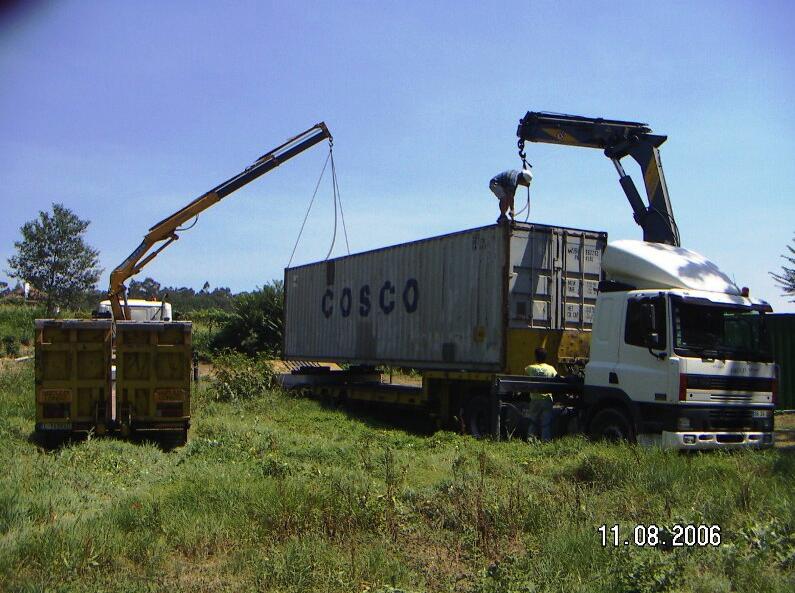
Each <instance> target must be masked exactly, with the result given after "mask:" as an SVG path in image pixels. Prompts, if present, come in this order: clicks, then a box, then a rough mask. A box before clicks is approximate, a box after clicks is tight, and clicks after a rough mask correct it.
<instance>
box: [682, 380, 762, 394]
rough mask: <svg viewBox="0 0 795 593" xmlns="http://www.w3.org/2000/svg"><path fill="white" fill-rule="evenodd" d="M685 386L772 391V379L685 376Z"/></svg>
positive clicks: (724, 389)
mask: <svg viewBox="0 0 795 593" xmlns="http://www.w3.org/2000/svg"><path fill="white" fill-rule="evenodd" d="M687 386H688V388H690V389H719V390H722V391H773V379H770V378H767V377H726V376H722V375H687ZM732 397H738V396H732Z"/></svg>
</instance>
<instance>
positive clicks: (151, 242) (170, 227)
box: [108, 122, 333, 321]
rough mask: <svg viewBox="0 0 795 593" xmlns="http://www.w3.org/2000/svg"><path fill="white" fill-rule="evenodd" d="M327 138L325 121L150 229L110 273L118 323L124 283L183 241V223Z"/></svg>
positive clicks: (125, 311)
mask: <svg viewBox="0 0 795 593" xmlns="http://www.w3.org/2000/svg"><path fill="white" fill-rule="evenodd" d="M326 138H328V140H329V142H332V141H333V139H332V136H331V133H330V132H329V130H328V128H327V127H326V124H325V123H324V122H320V123H319V124H315V125H314V126H312V127H311V128H309V129H308V130H306V131H305V132H302V133H300V134H298V135H297V136H294V137H292V138H290V139H289V140H287V141H286V142H284V143H283V144H281V145H279V146H277V147H276V148H274V149H273V150H271V151H269V152H266V153H265V154H263V155H262V156H261V157H259V158H258V159H257V160H256V161H254V163H253V164H252V165H250V166H249V167H247V168H246V169H245V170H244V171H242V172H241V173H238V174H237V175H235V176H234V177H232V178H230V179H227V180H226V181H224V182H223V183H221V184H220V185H218V186H216V187H214V188H213V189H211V190H210V191H208V192H207V193H204V194H202V195H201V196H199V197H198V198H196V199H195V200H193V201H192V202H191V203H190V204H188V205H187V206H185V207H184V208H182V209H180V210H178V211H177V212H175V213H174V214H172V215H171V216H169V217H167V218H164V219H163V220H161V221H160V222H158V223H157V224H155V225H154V226H153V227H152V228H150V229H149V232H148V233H147V234H146V236H144V239H143V241H141V244H140V245H139V246H138V247H136V248H135V251H133V252H132V253H131V254H130V255H129V256H127V259H125V260H124V261H123V262H122V263H121V264H120V265H119V266H118V267H117V268H116V269H115V270H113V272H111V274H110V287H109V288H108V298H109V299H110V306H111V309H112V311H113V318H114V319H115V320H116V321H121V320H125V319H130V309H129V307H128V306H127V288H126V287H125V286H124V283H125V282H126V281H127V279H128V278H130V277H132V276H134V275H135V274H137V273H138V272H140V271H141V269H143V267H144V266H145V265H146V264H148V263H149V262H150V261H152V260H153V259H154V258H155V257H157V255H158V254H159V253H160V252H161V251H163V249H165V248H166V247H168V246H169V245H170V244H171V243H173V242H174V241H176V240H177V239H178V238H179V237H178V236H177V233H176V232H177V231H178V230H180V227H181V226H182V225H183V224H185V223H186V222H188V221H189V220H190V219H192V218H194V217H195V216H198V215H199V214H200V213H201V212H204V211H205V210H207V208H209V207H210V206H212V205H213V204H215V203H216V202H219V201H220V200H222V199H223V198H225V197H226V196H228V195H229V194H231V193H232V192H234V191H236V190H238V189H240V188H241V187H243V186H244V185H246V184H248V183H250V182H251V181H254V180H255V179H256V178H257V177H260V176H261V175H264V174H265V173H267V172H268V171H270V170H272V169H275V168H276V167H278V166H279V165H280V164H282V163H283V162H285V161H287V160H289V159H291V158H293V157H294V156H296V155H298V154H300V153H302V152H303V151H305V150H306V149H307V148H310V147H311V146H314V145H315V144H317V143H318V142H320V141H322V140H324V139H326ZM161 242H162V244H161V245H158V243H161Z"/></svg>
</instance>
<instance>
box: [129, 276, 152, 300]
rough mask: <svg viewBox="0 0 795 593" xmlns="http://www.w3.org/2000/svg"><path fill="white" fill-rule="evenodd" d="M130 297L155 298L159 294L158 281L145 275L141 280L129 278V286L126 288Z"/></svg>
mask: <svg viewBox="0 0 795 593" xmlns="http://www.w3.org/2000/svg"><path fill="white" fill-rule="evenodd" d="M127 294H128V295H129V296H130V298H142V299H149V300H155V299H157V298H158V296H160V282H158V281H157V280H155V279H154V278H150V277H149V276H147V277H146V278H144V279H143V280H142V281H141V282H138V281H137V280H130V288H129V289H128V290H127Z"/></svg>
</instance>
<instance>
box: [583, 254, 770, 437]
mask: <svg viewBox="0 0 795 593" xmlns="http://www.w3.org/2000/svg"><path fill="white" fill-rule="evenodd" d="M602 266H603V270H604V273H605V277H606V281H605V282H603V283H602V286H601V287H600V293H599V295H598V297H597V303H596V313H595V315H594V318H595V320H594V330H593V335H592V337H591V352H590V360H589V362H588V364H587V365H586V368H585V388H584V394H583V397H584V400H585V401H584V403H585V404H586V406H588V409H589V414H588V417H589V424H590V425H591V426H592V427H593V430H592V432H597V433H601V434H605V433H607V434H609V433H611V432H613V433H614V434H615V436H616V437H621V438H623V437H628V438H637V440H638V441H639V442H656V443H659V444H660V445H662V446H665V447H674V448H679V449H689V448H692V449H708V448H730V447H745V446H756V447H761V446H771V445H772V444H773V409H774V407H775V394H776V387H777V379H776V367H775V364H774V363H773V358H772V355H771V352H770V348H769V346H768V342H767V335H766V331H765V324H764V315H765V313H766V312H770V311H772V309H771V307H770V305H769V304H768V303H767V302H765V301H762V300H756V299H751V298H749V296H748V292H747V289H743V290H740V289H739V288H738V287H737V285H736V284H735V283H734V282H733V281H732V280H731V279H730V278H729V277H728V276H726V274H724V273H723V272H722V271H721V270H720V269H719V268H718V267H717V266H716V265H715V264H714V263H712V262H711V261H709V260H708V259H706V258H704V257H703V256H701V255H699V254H698V253H695V252H693V251H690V250H688V249H684V248H681V247H673V246H670V245H664V244H659V243H647V242H643V241H629V240H626V241H615V242H612V243H610V244H609V245H608V246H607V248H606V250H605V254H604V257H603V260H602Z"/></svg>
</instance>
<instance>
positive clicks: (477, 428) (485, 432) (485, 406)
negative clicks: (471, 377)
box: [464, 395, 491, 439]
mask: <svg viewBox="0 0 795 593" xmlns="http://www.w3.org/2000/svg"><path fill="white" fill-rule="evenodd" d="M464 421H465V426H466V430H467V432H468V433H469V434H471V435H472V436H473V437H475V438H476V439H482V438H484V437H487V436H489V435H490V434H491V410H490V409H489V398H487V397H484V396H482V395H476V396H475V397H473V398H472V399H470V400H469V401H468V402H467V405H466V408H464Z"/></svg>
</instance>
